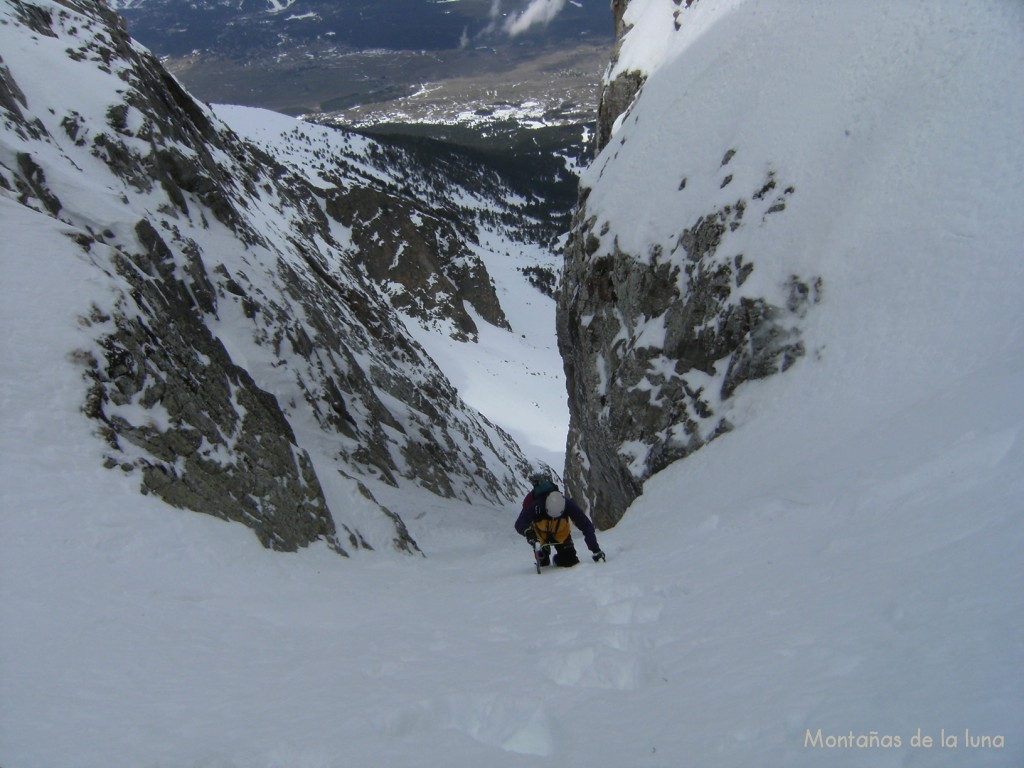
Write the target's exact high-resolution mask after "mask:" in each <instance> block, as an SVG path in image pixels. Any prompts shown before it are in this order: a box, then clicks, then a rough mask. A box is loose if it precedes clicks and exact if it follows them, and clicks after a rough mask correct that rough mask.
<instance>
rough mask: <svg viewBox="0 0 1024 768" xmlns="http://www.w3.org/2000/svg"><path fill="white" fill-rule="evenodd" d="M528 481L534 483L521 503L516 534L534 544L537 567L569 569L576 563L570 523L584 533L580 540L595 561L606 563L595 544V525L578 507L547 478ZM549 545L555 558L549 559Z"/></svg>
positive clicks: (576, 557) (577, 559)
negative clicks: (553, 551) (548, 566)
mask: <svg viewBox="0 0 1024 768" xmlns="http://www.w3.org/2000/svg"><path fill="white" fill-rule="evenodd" d="M530 479H531V480H532V481H533V490H532V491H530V492H529V493H528V494H527V495H526V498H525V499H524V500H523V509H522V511H521V512H520V513H519V517H518V518H517V519H516V532H517V533H518V534H519V535H520V536H525V537H526V540H527V541H528V542H530V544H533V545H534V552H535V554H536V557H537V565H538V566H545V565H550V564H551V563H552V562H553V563H554V564H555V565H557V566H560V567H562V568H570V567H572V566H574V565H576V564H577V563H579V561H580V559H579V557H578V556H577V555H576V546H575V545H574V544H573V541H572V529H571V527H570V526H569V521H570V520H571V521H572V522H573V524H575V526H576V527H577V528H579V529H580V531H582V532H583V539H584V541H585V542H586V544H587V548H588V549H589V550H590V552H591V554H592V556H593V558H594V562H595V563H597V562H601V561H603V560H605V555H604V552H602V551H601V547H600V546H599V545H598V543H597V534H596V533H595V531H594V524H593V523H592V522H590V518H589V517H587V515H586V513H585V512H584V511H583V510H582V509H580V506H579V505H578V504H577V503H576V502H575V501H573V500H572V499H567V498H565V496H564V495H562V492H561V491H560V490H558V486H557V485H555V484H554V483H553V482H551V479H550V478H549V477H543V476H535V477H531V478H530ZM552 546H553V547H554V548H555V556H554V558H552V557H551V547H552ZM538 572H539V571H538Z"/></svg>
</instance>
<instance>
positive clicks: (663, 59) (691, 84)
mask: <svg viewBox="0 0 1024 768" xmlns="http://www.w3.org/2000/svg"><path fill="white" fill-rule="evenodd" d="M673 14H678V15H677V20H678V30H677V29H676V27H675V25H674V22H673ZM625 21H626V22H627V23H629V24H631V25H632V29H631V31H630V32H629V33H627V34H626V36H625V38H624V40H623V41H622V45H621V51H620V55H619V58H618V61H617V62H616V64H615V68H613V70H612V72H611V73H610V76H615V74H616V73H617V72H621V71H634V70H637V71H640V72H643V73H646V75H647V80H646V83H645V84H644V86H643V90H642V92H641V94H640V96H639V98H638V99H637V100H636V101H635V103H634V104H633V105H632V106H631V107H630V108H629V109H628V110H627V111H626V112H625V113H624V114H623V115H622V116H621V117H620V119H619V120H618V122H617V125H616V130H615V131H614V133H613V134H612V137H611V140H610V142H609V144H608V146H607V147H606V148H605V150H604V151H603V152H602V153H601V155H600V157H599V158H598V159H597V160H596V161H595V162H594V163H593V165H592V166H591V167H590V168H589V170H588V171H587V172H586V173H585V174H584V176H583V178H582V185H583V186H584V188H585V190H587V192H585V193H584V197H585V203H584V206H583V207H582V209H581V212H580V215H579V223H578V225H577V228H576V231H575V232H574V248H573V249H571V251H570V254H569V258H568V260H567V268H566V274H565V283H566V285H567V286H568V289H567V290H566V291H565V292H564V293H563V295H562V297H561V303H562V306H561V315H562V317H563V325H564V327H563V329H562V344H563V351H564V353H565V354H566V356H567V359H568V363H567V370H568V371H569V374H570V376H569V378H570V412H571V414H572V417H573V420H574V424H573V425H572V426H570V449H569V457H568V461H569V467H568V469H567V478H568V480H569V482H570V487H573V488H574V489H575V491H576V492H577V493H578V494H579V495H582V496H585V497H586V498H587V500H588V501H589V503H590V505H591V509H592V511H593V512H594V514H595V515H597V516H599V517H600V518H601V519H602V520H603V521H605V522H606V523H608V524H613V523H614V522H615V520H617V519H618V517H619V516H620V515H621V513H622V512H623V510H624V509H625V505H626V504H628V501H629V499H630V498H631V497H632V496H633V495H635V493H636V492H637V491H638V490H639V488H640V485H641V484H642V482H643V481H644V480H645V479H646V478H647V477H649V476H650V475H651V474H653V473H655V472H657V471H659V470H660V469H662V468H664V467H665V466H666V465H667V464H669V463H671V462H672V461H673V460H675V459H676V458H678V457H680V456H683V455H686V454H687V453H690V452H692V451H693V450H695V449H697V448H699V447H700V446H701V445H703V444H705V443H706V442H707V441H708V440H710V439H713V438H715V437H717V436H719V435H722V434H724V433H726V432H727V431H728V430H729V429H733V428H736V429H742V425H743V423H744V421H745V419H746V412H747V410H748V409H749V408H751V407H757V406H758V405H759V404H760V405H761V406H763V403H760V398H761V395H760V394H759V393H758V392H757V391H756V390H754V389H750V388H748V387H747V384H746V383H745V382H749V380H751V379H755V378H758V377H763V376H765V375H772V374H775V373H779V375H781V376H783V377H788V376H794V375H796V372H797V371H798V370H802V369H805V368H814V367H817V366H818V365H819V364H824V365H825V366H826V368H825V370H828V371H830V372H832V373H831V375H832V376H834V377H835V381H836V382H837V383H838V382H843V383H852V382H853V381H856V382H858V384H857V386H856V387H851V388H850V389H849V392H850V396H851V397H854V398H856V399H857V404H858V410H863V411H865V412H877V413H884V411H885V409H886V408H887V407H889V405H890V404H891V403H892V402H894V401H895V402H898V401H899V395H895V394H892V393H896V392H901V391H905V390H906V391H912V390H916V391H918V392H919V393H920V394H924V393H926V392H927V391H928V390H930V389H932V388H941V387H943V386H944V385H945V383H946V381H947V377H949V376H952V375H955V374H957V373H958V372H961V371H963V370H964V369H965V368H966V367H969V366H971V365H973V364H975V362H976V361H980V360H988V359H991V358H992V357H1001V356H1003V355H1005V354H1007V351H1008V349H1011V348H1012V347H1008V346H1007V345H1012V344H1013V343H1015V342H1014V340H1013V336H1012V333H1007V330H1008V329H1010V328H1013V323H1014V322H1016V321H1015V320H1014V318H1017V317H1018V314H1017V304H1018V303H1019V301H1018V296H1019V293H1020V285H1021V278H1020V274H1021V272H1020V270H1021V260H1020V254H1021V246H1020V243H1021V242H1022V240H1024V238H1022V237H1021V232H1022V222H1021V215H1020V210H1019V206H1018V205H1017V203H1016V201H1017V200H1018V199H1019V197H1020V191H1021V184H1022V176H1024V174H1022V173H1021V162H1022V161H1021V149H1020V138H1019V127H1020V125H1022V124H1024V98H1022V97H1021V95H1020V94H1021V92H1022V89H1021V75H1020V72H1021V67H1019V66H1018V65H1019V64H1020V63H1021V57H1022V36H1021V34H1020V30H1021V28H1022V26H1024V21H1022V18H1021V6H1020V5H1019V4H1016V3H1007V2H992V3H981V4H974V3H962V2H936V3H932V2H925V3H917V2H901V3H898V4H889V3H883V2H865V3H841V4H838V5H837V6H836V7H834V8H833V7H829V8H827V9H826V8H824V7H819V6H816V5H814V4H810V3H779V4H774V5H770V4H761V3H738V2H732V1H730V2H723V3H715V2H698V3H695V4H693V6H692V7H690V8H680V7H679V6H678V5H677V4H674V3H672V2H670V1H669V0H636V1H635V2H632V3H630V4H629V6H628V7H627V9H626V13H625ZM608 296H614V297H615V303H614V306H612V303H611V302H609V301H608V300H607V297H608ZM975 323H977V325H976V324H975ZM819 361H821V363H819ZM801 375H803V374H801ZM831 396H832V395H830V397H831ZM850 412H854V411H853V409H851V411H850ZM737 469H738V468H737Z"/></svg>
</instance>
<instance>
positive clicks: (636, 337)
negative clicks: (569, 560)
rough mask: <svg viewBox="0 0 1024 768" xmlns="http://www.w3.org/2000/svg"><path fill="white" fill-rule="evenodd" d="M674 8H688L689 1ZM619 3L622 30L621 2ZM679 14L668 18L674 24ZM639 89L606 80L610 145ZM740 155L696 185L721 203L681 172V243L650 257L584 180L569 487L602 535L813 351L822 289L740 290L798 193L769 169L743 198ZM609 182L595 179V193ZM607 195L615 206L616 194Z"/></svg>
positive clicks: (807, 281) (561, 318) (651, 251)
mask: <svg viewBox="0 0 1024 768" xmlns="http://www.w3.org/2000/svg"><path fill="white" fill-rule="evenodd" d="M677 5H679V6H680V11H683V10H685V8H688V7H689V5H690V3H687V4H685V5H683V4H681V3H677ZM613 7H614V10H615V12H616V21H617V25H618V29H619V30H620V33H621V34H628V32H629V28H628V27H626V26H625V25H624V23H623V21H622V18H623V14H624V12H625V10H626V7H627V3H618V2H616V3H614V4H613ZM681 18H682V17H681V16H680V13H679V12H677V14H676V15H675V16H674V17H673V22H674V23H675V24H676V25H677V28H678V25H679V24H680V21H681ZM619 42H620V45H621V42H622V41H621V39H620V41H619ZM645 79H646V75H645V74H643V73H639V72H630V73H628V74H627V75H625V76H620V77H619V78H617V79H616V80H614V81H612V82H608V83H606V87H605V89H604V93H603V98H602V103H601V116H600V119H601V125H600V128H599V135H600V136H602V137H604V139H603V142H604V144H605V145H607V144H608V138H609V137H611V136H612V133H613V126H614V124H615V122H616V120H617V119H618V118H619V116H620V114H621V113H622V111H623V110H625V109H627V108H628V107H629V106H630V104H632V103H633V101H634V99H636V98H638V99H639V100H640V101H642V100H643V99H644V98H645V96H646V93H642V94H640V95H639V96H637V93H638V91H639V89H640V87H641V86H642V85H643V83H644V82H645ZM645 127H646V126H645ZM636 130H637V131H638V133H636V134H633V136H634V138H633V139H632V140H633V141H639V140H640V139H637V138H636V136H637V135H639V131H640V130H642V129H636ZM659 135H671V132H670V130H668V129H667V128H666V129H665V131H663V132H662V134H659ZM615 144H616V145H618V144H619V142H618V141H616V142H615ZM615 149H616V147H612V146H606V149H605V151H604V153H603V154H601V155H600V156H599V162H598V163H595V166H602V165H603V166H604V167H607V164H612V163H614V162H615V161H616V158H617V156H618V153H617V152H615ZM660 151H664V152H665V153H679V152H682V151H683V150H682V149H677V148H674V147H672V146H667V145H666V146H664V147H663V148H661V150H660ZM686 151H687V152H691V153H692V152H694V151H696V150H695V149H694V148H692V147H687V149H686ZM739 151H741V148H732V149H729V150H728V151H727V152H726V153H725V155H724V157H721V158H720V161H719V160H718V159H715V160H713V161H711V162H704V163H703V165H704V167H710V168H716V169H717V170H716V171H715V172H714V173H713V174H712V177H711V178H707V179H704V180H703V182H704V184H703V187H702V188H710V189H714V190H715V191H716V193H717V196H718V198H721V197H722V196H723V195H726V196H727V199H728V200H729V202H728V203H726V204H722V205H712V204H710V203H705V202H702V201H700V200H699V199H695V198H694V196H693V195H692V193H691V191H690V190H688V189H687V178H686V177H685V176H684V177H682V178H681V179H679V180H678V183H676V182H675V180H673V181H672V183H673V186H674V187H675V189H676V192H675V194H676V195H677V196H678V199H679V208H678V210H679V212H680V214H679V215H680V217H681V220H679V221H675V222H673V223H674V224H675V225H676V226H677V229H676V232H677V233H678V234H676V235H673V236H672V237H671V238H670V239H668V240H664V241H659V240H657V239H654V238H652V239H651V240H650V242H649V243H648V244H647V246H646V249H645V250H644V251H643V252H629V251H628V250H626V249H623V248H622V247H621V246H620V241H619V238H618V237H617V229H618V228H619V227H620V226H622V227H630V226H632V223H633V222H632V221H631V219H632V218H633V217H635V216H637V215H638V213H637V208H638V203H637V201H636V200H635V199H630V198H629V197H627V196H626V195H623V196H622V197H621V199H620V203H621V213H619V212H616V211H613V212H612V213H611V214H610V215H607V218H604V219H602V220H599V218H598V215H597V214H595V213H593V212H592V211H591V206H590V203H591V199H590V198H591V195H592V192H593V189H594V187H593V186H590V187H588V186H587V183H588V179H586V178H585V180H584V185H583V187H582V189H581V196H580V203H579V206H578V209H577V211H576V215H575V219H574V221H573V227H572V231H571V234H570V238H569V241H568V244H567V247H566V252H565V268H564V272H563V276H562V292H561V294H560V296H559V303H558V341H559V348H560V350H561V353H562V356H563V360H564V363H565V370H566V377H567V385H568V390H569V411H570V426H569V437H568V446H567V457H566V468H565V478H566V484H567V487H568V488H569V489H570V491H571V492H572V494H573V495H574V496H575V497H576V498H577V499H578V500H580V501H581V502H583V503H585V504H586V505H587V507H588V509H589V512H590V514H591V516H592V517H593V519H594V521H595V523H596V524H597V525H598V526H600V527H604V528H607V527H610V526H612V525H614V524H615V523H617V522H618V521H619V519H621V517H622V515H623V513H624V512H625V510H626V508H627V507H628V506H629V505H630V503H631V502H632V501H633V499H635V498H636V497H637V495H639V493H640V492H641V489H642V486H643V482H644V480H646V479H647V478H648V477H650V476H651V475H652V474H654V473H656V472H658V471H659V470H661V469H663V468H665V467H666V466H668V465H669V464H670V463H672V462H674V461H677V460H679V459H682V458H684V457H686V456H687V455H689V454H690V453H692V452H693V451H695V450H697V449H699V448H700V447H702V446H703V445H705V444H706V443H707V442H708V441H710V440H713V439H715V438H717V437H719V436H721V435H724V434H726V433H727V432H729V431H730V430H731V429H733V426H734V425H733V424H732V423H731V422H730V420H729V419H728V418H726V417H725V416H724V415H723V411H724V407H723V405H724V403H725V402H726V401H728V400H729V399H730V398H731V397H733V395H734V394H735V393H736V390H737V388H739V387H740V386H741V385H742V384H743V383H744V382H746V381H750V380H753V379H758V378H763V377H766V376H770V375H772V374H775V373H778V372H781V371H785V370H787V369H788V368H789V367H790V366H792V365H793V363H794V362H795V361H796V360H797V359H798V358H800V357H802V356H803V355H805V353H806V352H807V350H806V349H805V345H804V342H803V340H802V337H801V333H800V321H801V319H802V318H803V317H804V315H805V314H806V313H807V311H808V309H809V308H810V307H812V306H813V305H814V304H816V303H817V302H818V301H820V300H821V297H822V292H823V290H824V281H823V280H822V278H821V277H820V276H816V275H811V276H800V275H788V276H786V277H784V278H782V279H781V283H782V284H781V285H780V286H779V287H778V291H776V292H775V294H774V295H773V296H772V298H768V297H762V296H757V295H750V291H749V290H748V287H745V283H746V281H747V280H748V279H749V278H750V276H751V274H752V273H753V272H754V271H755V269H758V268H759V266H760V265H759V264H758V262H757V258H756V256H753V255H750V253H749V252H745V251H744V250H740V245H739V244H740V243H744V244H746V245H747V246H749V245H756V241H757V238H758V237H763V236H767V235H766V234H762V233H763V232H767V231H768V226H769V224H770V221H771V220H772V218H773V217H778V216H783V215H785V214H784V212H785V210H786V206H787V203H788V202H789V200H790V199H791V197H792V196H793V195H795V194H798V193H797V189H796V186H795V185H792V184H789V183H786V182H784V181H783V180H782V179H781V178H780V177H779V174H778V172H776V171H775V170H773V169H772V168H771V164H770V162H769V163H766V164H765V167H766V168H767V170H766V171H765V172H764V176H763V177H762V178H761V180H760V181H759V182H758V183H757V184H756V186H753V187H751V188H747V189H737V188H736V187H737V186H738V182H737V184H733V178H734V176H733V169H732V167H731V164H732V163H733V162H734V158H735V157H736V155H737V152H739ZM669 165H671V164H668V163H667V164H666V167H668V166H669ZM601 176H602V174H601V173H600V172H595V173H593V174H592V175H591V176H590V177H589V179H590V181H589V183H590V184H591V185H594V184H596V185H601V184H602V183H603V182H602V178H601ZM690 186H691V189H692V186H693V185H692V184H691V185H690ZM723 190H724V192H722V191H723ZM603 191H604V192H605V195H604V197H605V199H608V198H609V197H611V198H613V199H614V196H615V194H616V192H615V190H614V189H612V190H611V191H610V192H609V191H608V190H607V189H604V190H603ZM640 207H641V208H642V203H641V204H640ZM737 233H738V234H737ZM780 296H781V299H780V298H779V297H780Z"/></svg>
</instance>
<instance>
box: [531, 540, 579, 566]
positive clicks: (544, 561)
mask: <svg viewBox="0 0 1024 768" xmlns="http://www.w3.org/2000/svg"><path fill="white" fill-rule="evenodd" d="M552 547H554V549H555V556H554V558H552V557H551V548H552ZM579 561H580V558H579V556H578V555H577V554H576V545H575V544H573V543H572V539H566V540H565V541H563V542H562V543H561V544H544V545H543V546H542V547H541V550H540V564H541V565H551V564H552V563H554V564H555V565H557V566H558V567H559V568H571V567H572V566H574V565H576V564H577V563H579Z"/></svg>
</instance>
